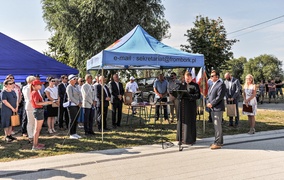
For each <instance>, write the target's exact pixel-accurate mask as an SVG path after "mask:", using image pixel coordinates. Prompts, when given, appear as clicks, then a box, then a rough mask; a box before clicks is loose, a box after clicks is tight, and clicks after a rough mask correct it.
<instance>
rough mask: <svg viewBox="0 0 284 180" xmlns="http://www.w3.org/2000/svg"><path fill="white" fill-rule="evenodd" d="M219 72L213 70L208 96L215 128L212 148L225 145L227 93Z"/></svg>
mask: <svg viewBox="0 0 284 180" xmlns="http://www.w3.org/2000/svg"><path fill="white" fill-rule="evenodd" d="M219 76H220V75H219V73H218V72H217V71H215V70H212V71H211V76H210V77H211V80H212V81H213V84H212V86H211V87H210V89H209V92H208V96H207V105H206V106H207V107H208V108H209V109H210V111H211V118H212V121H213V124H214V129H215V141H214V143H213V144H212V145H211V146H210V148H211V149H220V148H221V147H222V146H223V132H222V117H223V112H224V111H225V104H224V96H225V93H226V86H225V84H224V83H223V82H222V81H221V80H220V79H219Z"/></svg>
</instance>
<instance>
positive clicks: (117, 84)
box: [115, 82, 120, 95]
mask: <svg viewBox="0 0 284 180" xmlns="http://www.w3.org/2000/svg"><path fill="white" fill-rule="evenodd" d="M115 84H116V86H117V89H118V95H120V90H119V83H118V82H115Z"/></svg>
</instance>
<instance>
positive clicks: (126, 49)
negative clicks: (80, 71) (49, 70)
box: [87, 25, 205, 141]
mask: <svg viewBox="0 0 284 180" xmlns="http://www.w3.org/2000/svg"><path fill="white" fill-rule="evenodd" d="M203 66H204V56H203V55H202V54H191V53H187V52H184V51H180V50H178V49H175V48H172V47H170V46H167V45H165V44H163V43H161V42H160V41H158V40H157V39H155V38H154V37H152V36H151V35H149V34H148V33H147V32H146V31H145V30H144V29H143V28H142V27H141V26H140V25H137V26H136V27H135V28H134V29H133V30H131V31H130V32H129V33H127V34H126V35H125V36H123V37H122V38H121V39H119V40H117V41H116V42H114V43H113V44H112V45H110V46H109V47H107V48H106V49H104V50H103V51H101V52H100V53H98V54H97V55H95V56H93V57H92V58H91V59H89V60H88V61H87V71H90V70H96V69H102V74H103V70H104V69H168V68H173V67H175V68H178V67H203ZM102 97H103V96H102ZM102 102H103V101H102ZM102 107H103V105H102ZM101 111H102V112H103V108H102V110H101ZM102 114H103V113H102ZM204 127H205V126H204ZM102 129H103V128H102ZM102 141H103V133H102Z"/></svg>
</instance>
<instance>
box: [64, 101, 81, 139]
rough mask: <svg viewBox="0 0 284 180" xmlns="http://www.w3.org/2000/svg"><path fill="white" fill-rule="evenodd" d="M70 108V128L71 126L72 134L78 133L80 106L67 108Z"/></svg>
mask: <svg viewBox="0 0 284 180" xmlns="http://www.w3.org/2000/svg"><path fill="white" fill-rule="evenodd" d="M67 110H68V114H69V119H70V123H69V128H70V135H72V134H76V130H77V124H78V122H77V120H78V116H79V113H80V112H79V110H80V108H79V106H69V107H68V108H67Z"/></svg>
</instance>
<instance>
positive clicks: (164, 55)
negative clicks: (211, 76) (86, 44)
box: [87, 25, 204, 70]
mask: <svg viewBox="0 0 284 180" xmlns="http://www.w3.org/2000/svg"><path fill="white" fill-rule="evenodd" d="M203 66H204V56H203V55H202V54H191V53H187V52H184V51H181V50H178V49H175V48H172V47H170V46H167V45H165V44H163V43H161V42H160V41H158V40H157V39H155V38H153V37H152V36H150V35H149V34H148V33H147V32H146V31H145V30H144V29H143V28H142V27H141V26H140V25H137V26H136V27H135V28H134V29H133V30H131V31H130V32H129V33H128V34H126V35H125V36H123V37H122V38H121V39H119V40H118V41H116V42H114V43H113V44H112V45H111V46H109V47H108V48H106V49H105V50H103V51H101V52H100V53H99V54H97V55H95V56H93V57H92V58H91V59H89V60H88V61H87V70H92V69H101V68H104V69H137V68H138V67H139V68H140V69H160V68H171V67H203Z"/></svg>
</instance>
